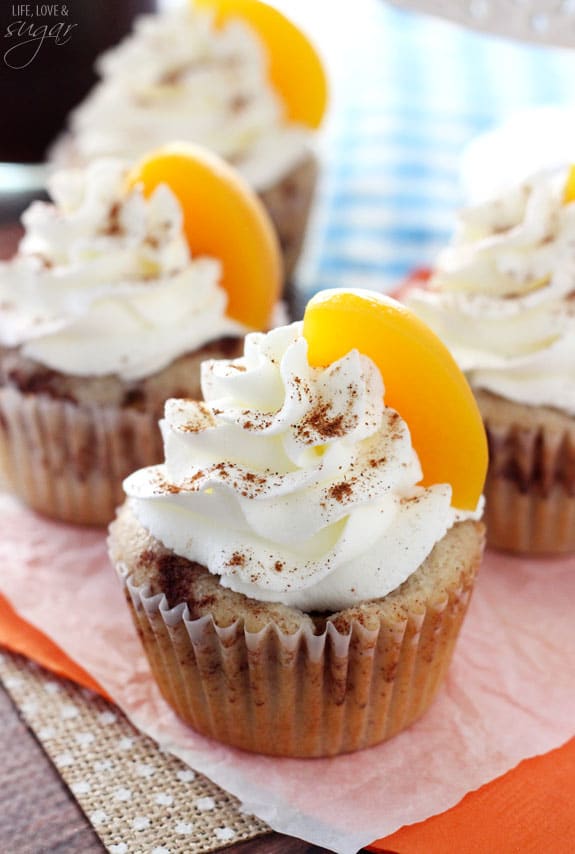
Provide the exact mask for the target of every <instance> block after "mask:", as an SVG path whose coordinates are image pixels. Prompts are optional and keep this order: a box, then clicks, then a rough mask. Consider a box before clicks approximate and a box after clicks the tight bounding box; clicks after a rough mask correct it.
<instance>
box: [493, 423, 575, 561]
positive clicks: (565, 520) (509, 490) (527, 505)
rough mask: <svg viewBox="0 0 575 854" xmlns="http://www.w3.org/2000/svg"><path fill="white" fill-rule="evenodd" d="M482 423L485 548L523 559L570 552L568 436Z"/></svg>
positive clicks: (573, 458)
mask: <svg viewBox="0 0 575 854" xmlns="http://www.w3.org/2000/svg"><path fill="white" fill-rule="evenodd" d="M484 420H485V427H486V429H487V435H488V439H489V457H490V459H489V471H488V474H487V481H486V484H485V514H484V522H485V524H486V525H487V545H488V546H491V547H493V548H498V549H502V550H505V551H511V552H517V553H524V554H550V555H552V554H565V553H567V552H572V551H575V441H574V436H573V432H572V431H569V430H565V431H561V430H558V429H557V428H556V427H554V428H549V429H546V428H545V426H542V425H540V424H539V425H537V426H533V427H530V426H529V424H527V423H522V424H521V425H518V424H506V425H502V424H500V423H497V424H495V423H493V422H492V421H491V420H490V419H489V418H486V419H484Z"/></svg>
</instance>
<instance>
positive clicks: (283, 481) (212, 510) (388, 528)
mask: <svg viewBox="0 0 575 854" xmlns="http://www.w3.org/2000/svg"><path fill="white" fill-rule="evenodd" d="M202 380H203V382H202V384H203V394H204V402H201V403H198V402H194V401H191V400H169V401H168V402H167V404H166V409H165V418H164V420H163V421H162V422H161V427H162V433H163V437H164V445H165V464H163V465H160V466H154V467H151V468H147V469H142V470H140V471H138V472H135V473H134V474H133V475H131V476H130V477H129V478H128V479H127V480H126V481H125V483H124V487H125V490H126V493H127V494H128V496H129V497H130V500H131V504H132V506H133V509H134V512H135V514H136V516H137V517H138V518H139V520H140V522H141V523H142V524H143V525H144V526H145V527H146V528H147V529H148V530H149V531H150V532H151V533H152V535H154V536H155V537H157V538H158V539H159V540H161V541H162V542H163V543H164V545H166V546H167V547H168V548H171V549H173V550H174V551H175V552H176V553H177V554H179V555H181V556H183V557H186V558H188V559H189V560H192V561H197V562H198V563H200V564H203V565H205V566H207V567H208V569H209V570H210V571H211V572H213V573H215V574H217V575H218V576H220V578H221V583H222V584H223V585H224V586H226V587H230V588H232V589H233V590H235V591H238V592H241V593H245V594H246V595H248V596H250V597H252V598H255V599H259V600H263V601H280V602H283V603H284V604H288V605H292V606H294V607H298V608H301V609H303V610H306V611H310V610H335V609H339V608H344V607H347V606H350V605H352V604H353V603H355V602H359V601H362V600H366V599H374V598H378V597H381V596H384V595H386V594H387V593H388V592H390V591H391V590H393V589H395V588H396V587H397V586H398V585H400V584H401V583H402V582H403V581H405V579H406V578H408V576H409V575H410V574H411V573H413V572H414V571H415V570H416V569H417V567H418V566H419V565H420V564H421V562H422V561H423V560H424V559H425V557H426V556H427V555H428V554H429V552H430V551H431V550H432V548H433V546H434V545H435V543H436V542H437V541H438V540H439V539H441V537H442V536H443V535H444V534H445V532H446V531H447V530H448V528H450V527H451V526H452V525H453V524H454V522H455V521H456V520H457V519H458V518H462V517H463V516H464V515H465V514H461V513H458V511H456V510H455V509H454V508H452V506H451V487H450V486H449V485H447V484H438V485H435V486H431V487H428V488H423V487H420V486H417V485H416V484H417V483H418V482H419V480H420V479H421V468H420V464H419V460H418V458H417V455H416V453H415V451H414V450H413V447H412V445H411V440H410V435H409V429H408V427H407V425H406V424H405V423H404V422H403V420H402V419H401V417H400V416H399V415H398V413H397V412H395V411H394V410H392V409H390V408H388V407H386V406H385V405H384V402H383V401H384V387H383V381H382V377H381V374H380V372H379V370H378V369H377V367H376V366H375V364H374V363H373V362H372V361H371V360H370V359H368V358H367V357H365V356H362V355H360V354H359V353H358V352H357V351H356V350H352V351H351V352H350V353H348V354H347V355H346V356H344V357H343V358H342V359H339V360H338V361H337V362H334V363H333V364H332V365H330V366H329V367H327V368H312V367H310V365H309V363H308V359H307V342H306V340H305V339H304V337H303V336H302V326H301V323H295V324H292V325H290V326H285V327H280V328H278V329H275V330H273V331H272V332H269V333H267V334H262V333H252V334H250V335H248V336H247V337H246V344H245V353H244V356H243V357H242V358H240V359H236V360H233V361H211V362H205V363H204V366H203V378H202ZM469 515H472V514H467V516H469Z"/></svg>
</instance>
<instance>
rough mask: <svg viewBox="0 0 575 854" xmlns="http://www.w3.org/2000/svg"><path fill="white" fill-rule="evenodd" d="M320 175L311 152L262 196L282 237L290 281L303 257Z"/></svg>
mask: <svg viewBox="0 0 575 854" xmlns="http://www.w3.org/2000/svg"><path fill="white" fill-rule="evenodd" d="M317 176H318V163H317V159H316V158H315V156H314V155H313V154H311V153H309V154H308V155H307V156H306V157H305V158H304V159H303V160H300V161H299V163H297V164H296V165H295V166H294V167H293V169H291V170H290V171H289V172H288V173H287V175H285V177H283V178H281V179H280V180H278V181H276V183H275V184H274V185H273V186H271V187H270V188H269V189H267V190H262V191H261V192H260V193H259V197H260V200H261V201H262V202H263V204H264V207H265V208H266V210H267V212H268V214H269V215H270V218H271V220H272V222H273V224H274V227H275V229H276V232H277V235H278V239H279V243H280V248H281V252H282V256H283V263H284V277H285V279H286V281H289V280H290V278H291V276H292V275H293V272H294V270H295V267H296V264H297V262H298V259H299V257H300V254H301V250H302V247H303V242H304V238H305V233H306V228H307V222H308V218H309V213H310V210H311V205H312V201H313V197H314V193H315V187H316V183H317Z"/></svg>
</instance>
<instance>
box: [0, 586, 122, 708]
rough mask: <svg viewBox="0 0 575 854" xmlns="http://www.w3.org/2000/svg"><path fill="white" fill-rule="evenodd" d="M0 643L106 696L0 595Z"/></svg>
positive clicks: (96, 684)
mask: <svg viewBox="0 0 575 854" xmlns="http://www.w3.org/2000/svg"><path fill="white" fill-rule="evenodd" d="M0 646H5V647H7V648H8V649H11V650H12V651H13V652H19V653H21V655H25V656H27V657H28V658H32V659H33V660H34V661H37V662H38V664H41V665H42V666H43V667H46V668H47V669H48V670H51V671H52V672H53V673H57V674H58V675H59V676H65V677H66V678H68V679H72V680H73V681H74V682H77V683H78V684H79V685H82V686H84V687H85V688H91V689H92V691H96V692H97V693H98V694H101V695H102V696H104V697H105V696H106V694H105V692H104V691H103V690H102V688H101V687H100V686H99V685H98V683H97V682H95V681H94V680H93V679H92V677H91V676H89V675H88V674H87V673H86V671H85V670H83V669H82V668H81V667H80V666H79V665H77V664H76V663H75V662H74V661H72V659H71V658H69V657H68V656H67V655H66V653H64V652H62V650H61V649H60V648H59V647H58V646H56V644H55V643H53V641H51V640H50V639H49V638H47V637H46V635H44V634H42V632H39V631H38V630H37V629H35V628H34V627H33V626H31V625H30V624H29V623H26V622H25V621H24V620H23V619H22V618H21V617H19V616H18V615H17V614H16V612H15V611H14V609H13V608H12V606H11V605H10V604H9V603H8V602H7V601H6V599H5V598H4V597H3V596H0Z"/></svg>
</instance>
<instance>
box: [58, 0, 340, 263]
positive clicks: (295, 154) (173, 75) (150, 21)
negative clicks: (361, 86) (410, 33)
mask: <svg viewBox="0 0 575 854" xmlns="http://www.w3.org/2000/svg"><path fill="white" fill-rule="evenodd" d="M202 5H203V6H204V7H205V8H203V9H202V8H201V6H202ZM215 6H217V4H212V3H207V4H206V3H204V4H201V3H200V4H198V6H195V7H194V6H193V5H192V3H184V4H183V5H182V7H181V8H178V9H171V10H168V11H165V12H164V13H162V14H159V15H155V16H144V17H142V18H140V19H139V20H138V22H137V24H136V27H135V30H134V32H133V34H132V35H131V36H129V37H128V38H126V39H125V40H124V41H123V42H122V43H121V44H120V45H119V46H118V47H116V48H114V49H112V50H111V51H109V52H108V53H106V54H104V55H103V56H102V57H101V59H100V61H99V63H98V71H99V73H100V76H101V81H100V83H99V84H98V85H97V86H96V87H95V89H94V90H93V92H92V93H91V94H90V95H89V96H88V97H87V99H86V100H85V101H84V102H83V103H81V104H80V106H79V107H78V108H77V109H76V110H75V111H74V112H73V113H72V114H71V117H70V121H69V133H68V135H67V136H66V137H64V138H63V139H62V140H61V142H60V143H59V144H58V145H57V146H56V148H55V150H54V152H53V156H54V159H55V160H56V162H60V163H86V162H88V161H90V160H92V159H93V158H95V157H101V156H115V157H122V158H124V159H127V160H133V159H135V158H138V157H140V156H141V155H142V154H143V153H144V152H145V151H147V150H148V149H150V148H153V147H156V146H159V145H163V144H164V143H166V142H170V141H172V140H179V141H183V142H188V141H189V142H194V143H198V144H200V145H202V146H205V147H206V148H208V149H209V150H211V151H213V152H215V153H217V154H219V155H220V156H222V157H224V158H225V159H226V160H228V161H229V162H230V163H232V164H233V165H234V166H235V167H236V168H237V169H238V170H239V171H240V173H241V174H242V175H243V176H244V177H245V178H246V180H247V181H248V183H249V184H250V185H251V186H252V188H253V189H254V190H255V191H256V192H257V193H259V195H260V197H261V199H262V201H263V203H264V205H265V206H266V208H267V210H268V212H269V214H270V216H271V218H272V220H273V222H274V225H275V227H276V229H277V233H278V236H279V240H280V245H281V247H282V251H283V255H284V267H285V275H286V277H287V278H289V276H290V275H291V273H292V272H293V268H294V266H295V264H296V261H297V258H298V256H299V253H300V250H301V246H302V242H303V238H304V234H305V228H306V223H307V219H308V214H309V210H310V205H311V201H312V197H313V192H314V187H315V183H316V173H317V164H316V158H315V156H314V154H313V150H312V141H313V132H314V130H315V129H316V128H317V126H318V125H319V123H320V122H321V118H322V115H323V112H324V109H325V101H326V83H325V76H324V73H323V70H322V67H321V63H320V61H319V59H318V57H317V54H316V53H315V51H314V50H313V48H312V47H311V45H310V43H309V42H308V41H307V39H306V38H305V37H304V36H303V34H302V33H301V32H299V31H298V30H297V29H296V28H295V26H294V25H293V24H291V23H290V22H289V21H288V20H287V19H285V18H284V17H283V15H281V14H280V13H279V12H278V11H277V10H275V9H273V8H271V7H269V6H266V5H265V4H263V3H259V2H257V0H252V2H251V3H246V2H238V3H231V4H229V3H228V4H227V5H226V7H225V9H226V10H227V11H226V13H225V14H223V13H222V12H221V11H220V12H215V11H214V7H215Z"/></svg>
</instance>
